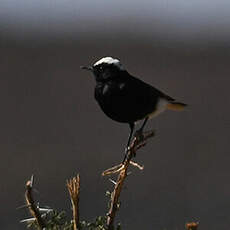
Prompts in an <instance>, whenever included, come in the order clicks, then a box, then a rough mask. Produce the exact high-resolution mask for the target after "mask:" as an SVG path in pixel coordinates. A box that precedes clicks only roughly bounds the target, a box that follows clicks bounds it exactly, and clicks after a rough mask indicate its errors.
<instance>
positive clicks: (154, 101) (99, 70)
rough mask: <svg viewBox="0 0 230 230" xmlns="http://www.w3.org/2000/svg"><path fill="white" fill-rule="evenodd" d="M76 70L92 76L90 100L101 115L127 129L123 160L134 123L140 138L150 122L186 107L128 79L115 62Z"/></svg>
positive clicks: (110, 60)
mask: <svg viewBox="0 0 230 230" xmlns="http://www.w3.org/2000/svg"><path fill="white" fill-rule="evenodd" d="M80 68H81V69H84V70H88V71H90V72H91V73H93V76H94V78H95V80H96V86H95V90H94V97H95V99H96V101H97V102H98V104H99V106H100V108H101V109H102V111H103V112H104V113H105V114H106V115H107V116H108V117H109V118H111V119H112V120H114V121H117V122H120V123H127V124H128V125H129V127H130V132H129V136H128V142H127V145H126V154H125V158H126V155H127V151H128V150H129V145H130V142H131V139H132V136H133V132H134V129H135V124H136V123H137V122H138V121H140V120H143V123H142V125H141V127H140V129H139V130H137V132H136V133H137V134H140V135H141V134H142V133H143V130H144V127H145V125H146V123H147V121H148V120H149V119H150V118H153V117H156V116H157V115H159V114H161V113H162V112H164V111H165V110H168V109H169V110H175V111H180V110H183V109H184V108H185V106H187V105H186V104H184V103H181V102H178V101H176V100H175V99H174V98H172V97H170V96H168V95H166V94H165V93H163V92H161V91H160V90H158V89H157V88H155V87H153V86H151V85H149V84H147V83H145V82H144V81H142V80H140V79H139V78H137V77H134V76H133V75H131V74H130V73H129V72H128V71H127V70H126V69H125V68H124V66H123V65H122V64H121V62H120V60H119V59H117V58H113V57H103V58H101V59H99V60H98V61H96V62H95V63H94V64H92V65H89V66H81V67H80ZM125 158H124V160H125ZM123 162H124V161H123Z"/></svg>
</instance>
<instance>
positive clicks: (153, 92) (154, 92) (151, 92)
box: [129, 76, 175, 101]
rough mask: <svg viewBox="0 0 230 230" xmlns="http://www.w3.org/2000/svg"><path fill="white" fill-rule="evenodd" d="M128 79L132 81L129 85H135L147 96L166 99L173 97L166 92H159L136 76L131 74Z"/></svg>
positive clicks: (169, 99)
mask: <svg viewBox="0 0 230 230" xmlns="http://www.w3.org/2000/svg"><path fill="white" fill-rule="evenodd" d="M129 81H130V82H132V83H129V84H131V85H136V86H137V87H138V90H139V91H140V92H142V91H145V95H147V94H148V97H149V96H152V97H153V98H157V97H160V98H164V99H166V100H168V101H174V100H175V99H174V98H172V97H170V96H168V95H167V94H165V93H163V92H161V91H160V90H159V89H157V88H155V87H153V86H151V85H149V84H147V83H145V82H143V81H142V80H140V79H138V78H136V77H133V76H131V78H129Z"/></svg>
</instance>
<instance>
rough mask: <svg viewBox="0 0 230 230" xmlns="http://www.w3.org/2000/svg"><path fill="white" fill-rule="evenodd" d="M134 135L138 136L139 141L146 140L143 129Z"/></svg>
mask: <svg viewBox="0 0 230 230" xmlns="http://www.w3.org/2000/svg"><path fill="white" fill-rule="evenodd" d="M134 137H135V138H137V140H138V141H139V142H142V141H143V140H144V134H143V130H140V129H139V130H137V131H136V132H135V134H134Z"/></svg>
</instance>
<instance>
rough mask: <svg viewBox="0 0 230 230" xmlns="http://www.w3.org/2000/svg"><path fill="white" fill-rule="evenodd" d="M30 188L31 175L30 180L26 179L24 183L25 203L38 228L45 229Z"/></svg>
mask: <svg viewBox="0 0 230 230" xmlns="http://www.w3.org/2000/svg"><path fill="white" fill-rule="evenodd" d="M32 190H33V176H32V177H31V180H29V181H27V183H26V192H25V198H26V204H27V207H28V208H29V211H30V213H31V215H32V216H33V217H34V218H35V221H36V222H37V225H38V228H39V229H40V230H43V229H45V223H44V221H43V219H42V217H41V214H40V212H39V208H38V207H37V205H36V204H35V202H34V199H33V193H32Z"/></svg>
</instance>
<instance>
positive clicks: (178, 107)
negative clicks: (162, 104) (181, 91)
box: [167, 101, 187, 111]
mask: <svg viewBox="0 0 230 230" xmlns="http://www.w3.org/2000/svg"><path fill="white" fill-rule="evenodd" d="M186 106H187V105H186V104H184V103H180V102H177V101H175V102H174V101H170V103H169V104H168V105H167V109H170V110H174V111H182V110H184V108H185V107H186Z"/></svg>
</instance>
